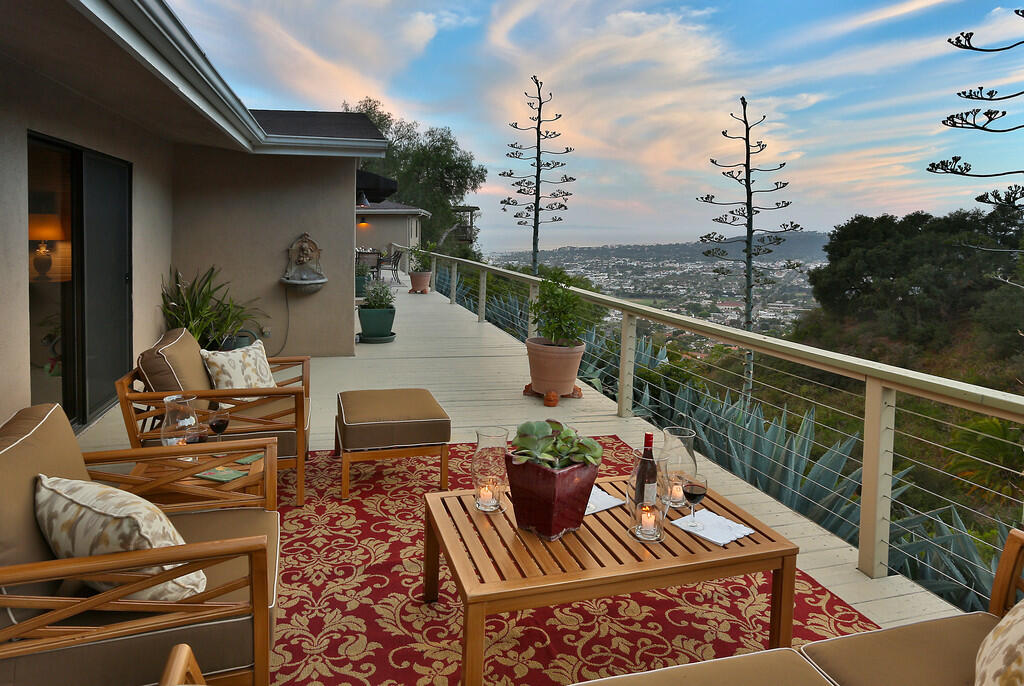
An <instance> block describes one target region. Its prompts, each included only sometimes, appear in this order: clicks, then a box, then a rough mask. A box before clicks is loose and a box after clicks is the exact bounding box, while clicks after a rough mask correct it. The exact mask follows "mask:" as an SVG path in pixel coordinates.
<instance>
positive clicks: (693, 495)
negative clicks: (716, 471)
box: [679, 474, 708, 531]
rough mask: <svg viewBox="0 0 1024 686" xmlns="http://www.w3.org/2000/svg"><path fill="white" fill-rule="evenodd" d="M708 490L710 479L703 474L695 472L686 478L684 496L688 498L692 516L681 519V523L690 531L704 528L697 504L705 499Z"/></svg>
mask: <svg viewBox="0 0 1024 686" xmlns="http://www.w3.org/2000/svg"><path fill="white" fill-rule="evenodd" d="M707 492H708V480H707V478H706V477H705V476H703V475H702V474H693V475H692V476H688V477H687V478H686V483H685V484H684V485H683V496H684V497H685V498H686V502H687V503H689V505H690V516H688V517H683V518H682V519H681V520H679V524H680V525H681V526H682V527H683V528H685V529H689V530H690V531H700V530H701V529H703V528H704V525H703V524H701V523H700V522H698V521H697V516H696V512H697V505H699V504H700V501H702V500H704V496H705V495H707Z"/></svg>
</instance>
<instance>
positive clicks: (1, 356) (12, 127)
mask: <svg viewBox="0 0 1024 686" xmlns="http://www.w3.org/2000/svg"><path fill="white" fill-rule="evenodd" d="M29 131H32V132H35V133H40V134H43V135H46V136H51V137H53V138H57V139H60V140H63V141H67V142H68V143H71V144H74V145H78V146H81V147H84V148H89V149H92V150H96V151H98V152H101V153H104V154H107V155H111V156H113V157H118V158H120V159H123V160H126V161H128V162H130V163H131V164H132V296H133V327H132V343H133V349H134V354H135V355H137V354H138V353H139V352H141V351H142V350H144V349H145V348H147V347H149V345H151V344H152V342H153V341H154V340H156V338H157V337H158V336H159V334H160V332H161V331H162V330H163V321H162V317H161V316H160V311H159V303H160V279H161V277H162V276H163V275H164V274H165V273H166V272H167V266H168V265H169V264H170V258H171V229H172V222H171V211H172V199H171V182H172V164H171V163H172V155H173V146H172V145H171V144H170V143H168V142H167V141H165V140H162V139H161V138H159V137H158V136H156V135H154V134H153V133H152V132H149V131H146V130H144V129H142V128H141V127H139V126H137V125H135V124H133V123H131V122H130V121H128V120H125V119H123V118H121V117H120V116H118V114H117V113H116V112H112V111H110V110H107V109H105V108H102V107H100V106H98V105H96V104H95V103H93V102H92V101H90V100H88V99H87V98H84V97H82V96H81V95H79V94H77V93H75V92H74V91H71V90H69V89H67V88H64V87H63V86H61V85H59V84H58V83H56V82H53V81H50V80H48V79H46V78H43V77H41V76H39V75H38V74H35V73H33V72H31V71H29V70H27V69H26V68H25V67H24V66H22V65H21V64H18V63H16V62H12V61H9V60H7V59H6V58H4V57H3V56H2V55H0V322H3V326H2V327H0V360H3V365H4V381H3V384H2V385H0V389H2V391H3V392H2V393H0V422H2V421H4V420H6V418H7V417H8V416H10V415H11V414H12V413H14V412H15V411H17V410H18V409H20V408H22V407H24V406H27V405H29V404H30V403H31V382H30V372H29V369H30V368H29V359H30V342H31V336H30V328H29V266H28V264H29V263H28V260H29V249H28V134H29Z"/></svg>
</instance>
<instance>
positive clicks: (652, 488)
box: [644, 483, 658, 503]
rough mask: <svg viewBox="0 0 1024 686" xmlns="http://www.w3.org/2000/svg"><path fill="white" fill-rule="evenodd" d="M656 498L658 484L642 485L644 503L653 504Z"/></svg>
mask: <svg viewBox="0 0 1024 686" xmlns="http://www.w3.org/2000/svg"><path fill="white" fill-rule="evenodd" d="M657 497H658V484H656V483H653V484H644V502H645V503H653V502H654V501H655V499H656V498H657Z"/></svg>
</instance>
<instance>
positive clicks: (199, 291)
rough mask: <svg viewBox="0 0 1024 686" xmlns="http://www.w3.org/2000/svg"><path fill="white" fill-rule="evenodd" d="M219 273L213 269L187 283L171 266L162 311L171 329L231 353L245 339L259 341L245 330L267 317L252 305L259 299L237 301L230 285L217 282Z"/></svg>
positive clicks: (162, 294) (203, 344)
mask: <svg viewBox="0 0 1024 686" xmlns="http://www.w3.org/2000/svg"><path fill="white" fill-rule="evenodd" d="M219 271H220V270H218V269H217V268H215V267H210V268H209V269H207V270H206V271H205V272H204V273H203V274H197V275H196V276H195V277H194V278H193V279H192V280H191V281H186V280H185V279H184V277H182V275H181V272H179V271H178V270H177V269H175V268H173V267H171V271H170V279H169V283H164V284H162V288H161V293H160V299H161V304H160V311H161V312H162V313H163V315H164V323H165V325H166V326H167V328H168V329H177V328H179V327H183V328H185V329H188V331H189V333H191V334H192V335H193V336H194V337H195V339H196V340H197V341H199V345H200V346H202V347H203V348H204V349H206V350H231V349H233V348H235V347H236V346H237V345H239V343H240V341H241V340H242V339H253V340H255V335H254V334H252V333H251V332H248V331H243V327H244V326H245V325H246V324H247V323H249V322H254V323H255V322H256V321H257V318H258V317H261V316H266V315H265V313H264V312H263V311H262V310H260V309H259V308H256V307H253V306H252V304H253V303H254V302H256V300H255V299H253V300H249V301H246V302H244V303H239V302H235V300H234V299H233V298H232V297H231V296H230V295H229V294H228V283H227V282H221V283H217V282H216V278H217V274H218V273H219ZM248 342H249V343H251V342H252V340H249V341H248ZM243 345H244V344H243Z"/></svg>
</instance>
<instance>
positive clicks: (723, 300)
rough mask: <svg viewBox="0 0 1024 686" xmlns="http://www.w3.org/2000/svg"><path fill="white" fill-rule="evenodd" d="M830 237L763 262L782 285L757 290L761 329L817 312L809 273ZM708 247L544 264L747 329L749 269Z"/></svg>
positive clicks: (629, 250)
mask: <svg viewBox="0 0 1024 686" xmlns="http://www.w3.org/2000/svg"><path fill="white" fill-rule="evenodd" d="M827 240H828V236H827V235H826V234H824V233H819V232H813V231H803V232H800V233H793V234H789V235H788V236H787V237H786V242H785V243H783V244H782V245H780V246H778V247H776V248H775V249H774V252H773V253H771V254H770V255H766V256H765V257H764V258H761V263H762V264H763V265H765V267H766V269H765V275H766V276H767V277H769V278H771V279H773V280H774V281H775V283H774V284H772V285H769V286H766V287H763V288H755V297H756V300H755V302H754V330H755V331H759V332H763V333H772V334H776V335H778V334H785V333H788V332H789V330H790V329H791V328H792V326H793V323H794V322H795V321H796V320H797V318H798V317H799V316H800V314H801V313H802V312H804V311H806V310H808V309H811V308H812V307H814V304H815V303H814V297H813V296H812V295H811V286H810V284H809V283H808V281H807V274H806V272H807V271H809V270H811V269H813V268H815V267H818V266H821V265H823V264H824V263H825V262H826V259H825V253H824V251H823V247H824V245H825V243H826V242H827ZM734 247H735V246H734ZM707 248H708V246H706V245H704V244H702V243H668V244H661V245H604V246H600V247H585V248H580V247H571V246H567V247H563V248H558V249H555V250H542V251H541V252H540V255H539V259H540V262H541V263H542V264H545V265H549V266H554V267H561V268H562V269H564V270H565V271H567V272H568V273H570V274H574V275H581V276H585V277H587V278H588V279H590V281H591V282H592V283H593V284H594V285H595V286H597V287H598V288H599V289H600V290H601V292H602V293H607V294H609V295H615V296H618V297H621V298H624V299H626V300H630V301H633V302H636V303H639V304H643V305H649V306H651V307H657V308H659V309H663V310H667V311H669V312H676V313H679V314H687V315H692V316H695V317H701V318H702V319H707V320H710V321H713V322H716V323H719V324H726V325H729V326H736V327H739V326H742V323H743V277H742V265H740V264H735V263H730V262H725V261H722V260H717V259H713V258H709V257H705V256H704V254H703V251H704V250H706V249H707ZM733 256H735V255H730V257H733ZM490 259H491V261H492V262H494V263H497V264H509V263H512V264H529V262H530V253H529V252H507V253H495V254H493V255H491V256H490ZM788 260H795V261H797V262H800V263H801V267H800V269H786V268H785V267H786V263H787V261H788ZM716 267H728V268H732V271H733V272H734V274H732V275H729V276H722V275H719V274H717V273H716V272H715V268H716Z"/></svg>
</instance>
